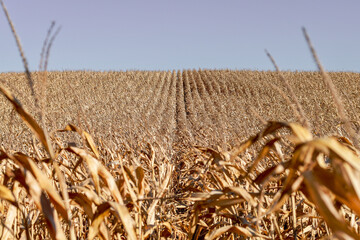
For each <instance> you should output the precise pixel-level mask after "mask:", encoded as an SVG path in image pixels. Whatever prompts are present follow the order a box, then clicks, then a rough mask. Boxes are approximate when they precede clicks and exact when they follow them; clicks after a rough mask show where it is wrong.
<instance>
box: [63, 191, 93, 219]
mask: <svg viewBox="0 0 360 240" xmlns="http://www.w3.org/2000/svg"><path fill="white" fill-rule="evenodd" d="M69 198H70V199H71V200H73V201H75V202H76V203H77V204H78V205H79V206H80V207H81V208H82V209H83V210H84V212H85V214H86V215H87V216H88V217H89V218H90V219H92V218H93V216H94V214H93V210H92V206H91V205H92V202H91V201H90V199H89V198H87V197H86V195H85V194H83V193H72V192H69Z"/></svg>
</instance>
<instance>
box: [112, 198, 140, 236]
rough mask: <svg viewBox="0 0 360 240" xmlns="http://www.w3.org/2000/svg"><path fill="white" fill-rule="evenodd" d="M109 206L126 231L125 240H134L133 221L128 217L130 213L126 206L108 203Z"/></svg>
mask: <svg viewBox="0 0 360 240" xmlns="http://www.w3.org/2000/svg"><path fill="white" fill-rule="evenodd" d="M108 203H109V204H110V206H111V207H112V208H113V209H114V210H115V214H116V216H117V217H118V219H119V220H120V221H121V222H122V223H123V225H124V228H125V230H126V233H127V234H128V235H127V239H130V240H136V239H137V236H136V232H135V222H134V219H133V218H132V217H131V216H130V213H129V211H128V209H127V208H126V206H124V205H121V204H119V203H117V202H108Z"/></svg>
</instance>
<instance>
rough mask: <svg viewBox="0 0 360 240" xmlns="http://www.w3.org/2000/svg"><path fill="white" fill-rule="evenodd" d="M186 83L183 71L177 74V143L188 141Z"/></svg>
mask: <svg viewBox="0 0 360 240" xmlns="http://www.w3.org/2000/svg"><path fill="white" fill-rule="evenodd" d="M184 98H185V97H184V83H183V78H182V73H181V71H177V74H176V143H177V144H181V143H186V142H188V139H189V136H188V128H187V120H186V111H185V101H184Z"/></svg>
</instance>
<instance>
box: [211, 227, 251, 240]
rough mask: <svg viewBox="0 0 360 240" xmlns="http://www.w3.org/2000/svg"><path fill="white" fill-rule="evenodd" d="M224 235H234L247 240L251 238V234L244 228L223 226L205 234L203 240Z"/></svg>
mask: <svg viewBox="0 0 360 240" xmlns="http://www.w3.org/2000/svg"><path fill="white" fill-rule="evenodd" d="M225 233H235V234H237V235H239V236H243V237H248V238H249V237H252V236H253V234H252V233H251V232H250V231H249V230H248V229H246V228H243V227H239V226H224V227H221V228H218V229H215V230H213V231H211V232H209V233H207V234H206V236H205V239H206V240H212V239H215V238H218V237H220V236H221V235H223V234H225Z"/></svg>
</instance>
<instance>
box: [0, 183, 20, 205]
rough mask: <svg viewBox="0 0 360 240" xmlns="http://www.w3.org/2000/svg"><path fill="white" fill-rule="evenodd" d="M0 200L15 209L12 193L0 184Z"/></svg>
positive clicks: (15, 203)
mask: <svg viewBox="0 0 360 240" xmlns="http://www.w3.org/2000/svg"><path fill="white" fill-rule="evenodd" d="M0 199H3V200H6V201H8V202H10V203H11V204H12V205H14V206H15V207H17V206H18V205H17V202H16V199H15V196H14V194H13V193H12V191H11V190H10V189H8V188H7V187H5V186H4V185H2V184H0Z"/></svg>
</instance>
